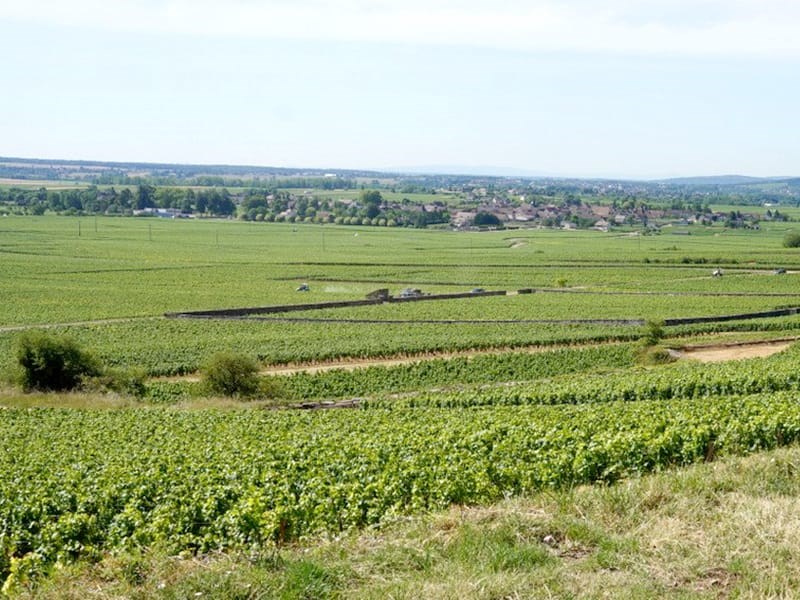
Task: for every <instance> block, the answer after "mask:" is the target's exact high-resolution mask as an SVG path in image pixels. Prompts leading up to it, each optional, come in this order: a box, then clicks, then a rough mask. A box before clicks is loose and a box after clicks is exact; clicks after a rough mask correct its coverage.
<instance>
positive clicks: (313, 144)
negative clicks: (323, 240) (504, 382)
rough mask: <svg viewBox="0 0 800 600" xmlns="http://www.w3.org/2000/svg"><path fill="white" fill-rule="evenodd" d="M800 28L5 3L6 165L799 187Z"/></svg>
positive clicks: (387, 4)
mask: <svg viewBox="0 0 800 600" xmlns="http://www.w3.org/2000/svg"><path fill="white" fill-rule="evenodd" d="M498 5H499V6H498ZM797 31H800V3H796V2H794V1H787V0H761V1H758V2H756V1H752V0H728V1H726V2H721V1H717V0H694V1H689V0H671V1H666V0H663V1H662V0H649V1H632V0H608V1H598V2H590V1H589V0H562V1H558V2H557V1H555V0H531V1H527V2H522V1H518V0H510V1H507V2H503V3H498V2H494V3H489V2H485V1H479V0H464V1H460V2H448V1H446V0H428V1H426V2H422V1H421V0H406V1H404V2H397V1H394V0H392V1H389V0H373V1H370V2H366V1H359V0H342V1H339V2H329V1H326V0H295V1H289V0H273V1H257V0H232V1H228V2H208V1H206V0H199V1H197V0H196V1H194V2H190V1H188V0H169V1H159V0H131V1H125V2H120V1H113V0H105V1H100V0H75V1H72V2H68V3H67V2H63V1H62V2H57V1H55V0H26V1H24V2H23V1H17V0H5V1H4V2H2V3H0V52H2V55H3V56H4V57H5V60H4V68H3V73H4V78H3V81H4V84H5V85H4V91H3V94H2V96H0V98H1V99H0V108H1V109H2V110H0V155H5V156H24V157H47V158H73V159H92V160H119V161H152V162H183V163H195V162H198V163H225V164H257V165H274V166H291V167H306V166H307V167H320V168H325V167H329V168H374V169H386V168H396V169H402V168H415V167H436V168H445V169H446V170H454V169H455V170H458V169H459V168H471V169H473V170H484V169H486V168H489V167H491V168H503V169H513V170H517V171H522V172H526V173H530V174H541V175H558V176H562V175H563V176H586V177H595V176H613V177H634V178H651V177H667V176H681V175H710V174H724V173H741V174H748V175H800V166H799V165H800V143H798V140H800V125H798V123H800V120H798V118H797V110H798V106H800V77H798V76H797V73H798V72H800V69H798V67H800V36H798V35H797Z"/></svg>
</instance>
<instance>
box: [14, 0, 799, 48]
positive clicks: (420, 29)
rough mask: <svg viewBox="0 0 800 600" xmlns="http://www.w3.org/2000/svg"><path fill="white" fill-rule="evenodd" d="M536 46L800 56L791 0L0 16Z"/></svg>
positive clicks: (568, 0) (147, 8)
mask: <svg viewBox="0 0 800 600" xmlns="http://www.w3.org/2000/svg"><path fill="white" fill-rule="evenodd" d="M13 21H25V22H32V23H41V24H50V25H56V26H68V27H88V28H93V29H102V30H111V31H131V32H140V33H145V32H147V33H164V34H188V35H201V36H221V37H230V36H237V37H249V38H277V39H300V40H321V41H354V42H393V43H404V42H406V43H412V44H447V45H455V46H479V47H494V48H509V49H519V50H527V51H544V52H563V51H566V52H608V53H622V54H665V55H686V56H697V55H701V56H708V55H711V56H714V55H719V56H751V55H755V56H770V57H784V56H788V57H798V56H800V36H798V35H797V31H798V30H800V3H797V2H795V1H794V0H726V1H721V0H638V1H637V0H606V1H604V2H596V1H591V0H564V1H560V2H559V1H557V0H531V1H527V2H526V1H522V0H507V1H505V2H502V3H500V2H496V1H495V2H488V1H486V0H462V1H458V2H456V1H450V0H426V1H423V0H369V1H368V0H339V1H330V0H296V1H291V0H229V1H227V2H220V1H212V0H128V1H124V0H75V1H73V2H63V0H18V1H17V2H13V1H7V2H4V3H2V4H0V25H2V23H3V22H6V23H9V22H13Z"/></svg>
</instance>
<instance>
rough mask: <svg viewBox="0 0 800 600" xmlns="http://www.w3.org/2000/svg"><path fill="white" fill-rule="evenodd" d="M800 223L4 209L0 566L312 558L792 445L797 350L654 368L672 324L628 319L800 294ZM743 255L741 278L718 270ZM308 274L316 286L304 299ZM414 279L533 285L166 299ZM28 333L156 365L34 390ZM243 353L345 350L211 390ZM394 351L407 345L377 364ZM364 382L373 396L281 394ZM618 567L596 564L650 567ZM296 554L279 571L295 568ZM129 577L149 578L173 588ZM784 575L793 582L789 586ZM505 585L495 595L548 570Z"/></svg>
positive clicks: (760, 330) (22, 575) (738, 264)
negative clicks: (450, 223) (416, 525)
mask: <svg viewBox="0 0 800 600" xmlns="http://www.w3.org/2000/svg"><path fill="white" fill-rule="evenodd" d="M778 225H779V224H770V226H767V227H764V228H762V229H761V230H757V231H756V230H734V231H731V230H726V229H724V228H722V227H714V228H708V229H702V228H699V227H697V228H696V229H692V235H689V236H674V235H670V234H669V233H666V232H665V233H662V234H660V235H638V234H637V233H636V232H632V234H604V233H600V232H594V231H582V232H564V231H553V230H525V231H515V232H509V231H495V232H482V233H478V232H452V231H444V230H438V231H436V230H417V229H401V228H393V229H389V228H369V227H353V228H349V227H343V226H337V227H333V226H320V225H299V224H296V225H292V224H271V223H245V222H241V221H233V220H230V221H223V220H161V219H155V218H150V219H135V218H109V217H100V218H97V219H95V218H89V217H84V218H69V217H50V216H46V217H4V218H1V219H0V297H2V299H3V302H2V303H0V370H1V371H2V372H3V373H4V375H5V377H4V379H5V380H6V381H8V383H7V384H6V385H5V387H4V389H3V390H2V392H1V393H0V414H2V416H3V419H1V420H0V440H2V442H0V581H6V591H7V592H9V593H10V594H21V595H23V596H24V595H25V594H34V595H35V594H36V593H37V592H36V590H37V589H38V588H37V586H38V585H40V583H42V582H45V581H48V580H50V581H58V580H59V579H58V578H59V577H64V576H65V575H64V573H68V569H70V568H77V569H79V570H80V569H84V568H92V565H96V564H102V563H104V561H107V560H109V559H110V557H115V556H132V555H135V554H136V553H137V552H143V553H145V554H147V555H149V554H148V553H151V552H155V553H157V555H158V553H166V554H168V555H171V556H172V555H177V554H180V555H181V556H184V557H189V556H193V557H197V560H206V559H205V558H204V557H210V556H217V557H219V556H228V557H230V560H231V561H233V564H234V565H235V567H234V568H240V567H242V565H243V564H244V563H246V562H247V560H249V559H242V558H241V556H265V555H270V556H278V557H280V556H281V555H282V553H283V555H284V556H288V555H291V556H294V554H292V553H295V552H303V551H311V552H312V553H313V552H317V550H316V548H317V545H318V544H317V542H318V541H319V540H320V539H330V538H331V537H334V538H336V540H337V542H336V543H338V540H339V539H340V538H341V537H342V536H349V535H352V532H353V531H354V530H355V531H362V532H363V531H365V528H366V531H379V529H380V528H383V527H387V526H390V524H391V523H393V522H397V521H398V520H401V519H404V518H406V517H407V516H408V515H421V514H422V515H424V514H429V513H431V512H432V511H433V512H434V513H435V512H436V511H442V510H448V509H449V508H450V507H452V506H462V507H464V506H479V507H489V508H486V510H492V508H491V506H493V505H494V503H496V502H498V501H505V502H508V501H509V499H520V498H522V499H524V498H530V497H533V496H536V495H537V494H542V493H551V494H565V496H563V498H565V499H564V500H559V502H572V500H570V498H571V496H570V494H572V492H571V490H574V489H575V487H576V486H580V485H584V484H590V485H599V486H601V488H602V489H605V487H604V486H610V487H609V488H608V489H610V490H613V489H616V488H615V485H618V482H620V481H630V480H637V478H639V477H641V476H643V475H645V474H647V473H651V472H660V471H665V470H672V469H676V468H678V467H683V466H685V465H688V464H690V463H695V462H711V461H715V460H716V459H717V457H721V456H725V455H745V454H751V453H755V452H760V451H762V450H765V449H773V448H776V447H779V446H784V445H790V444H794V443H795V442H796V441H797V439H798V436H800V403H798V393H800V378H798V376H797V375H796V364H797V357H798V355H800V354H799V353H800V351H799V350H798V348H797V347H794V346H793V347H790V348H788V349H786V350H783V351H782V352H780V353H778V354H776V355H774V356H770V357H768V358H749V359H747V360H738V361H731V362H727V363H723V364H701V363H697V362H694V361H690V360H687V359H681V360H679V361H678V362H677V363H675V364H663V365H655V366H647V365H643V364H640V363H641V360H642V359H641V345H640V343H639V341H638V340H639V338H641V337H642V336H643V335H644V333H645V331H646V330H645V329H644V328H643V327H642V326H640V325H632V324H630V323H626V322H625V321H628V320H650V321H658V320H663V319H666V318H676V317H703V316H719V315H734V314H740V313H747V312H761V311H768V310H774V309H780V308H786V307H797V306H800V285H798V281H799V280H798V277H800V253H798V251H797V250H793V249H787V248H784V247H783V245H782V239H783V235H784V234H785V231H786V227H785V224H781V225H784V226H783V227H780V226H778ZM717 267H720V268H722V270H723V276H722V277H713V276H712V271H713V270H714V269H716V268H717ZM778 267H781V268H784V269H786V271H787V272H786V273H784V274H780V275H778V274H775V272H774V271H775V269H776V268H778ZM300 283H308V284H309V287H310V291H309V292H298V291H295V290H296V288H297V287H298V285H300ZM408 287H414V288H420V289H422V290H423V291H424V292H426V293H449V292H468V291H470V290H471V289H473V288H478V287H479V288H484V289H486V290H507V291H517V290H520V289H523V288H530V289H532V290H533V292H532V293H528V294H519V295H508V296H493V297H480V296H473V297H468V298H462V299H452V300H426V301H419V302H408V303H387V304H380V305H369V306H360V307H348V308H335V309H333V308H329V309H324V310H303V311H296V312H288V313H280V314H270V315H255V316H251V317H250V318H245V319H227V320H226V319H171V318H166V317H164V313H167V312H176V311H191V310H204V309H221V308H233V307H264V306H271V305H279V304H303V303H311V302H328V301H343V300H359V299H363V298H364V296H365V295H366V294H367V293H368V292H370V291H372V290H375V289H377V288H389V289H390V291H391V292H392V293H393V294H397V293H399V292H400V290H402V289H404V288H408ZM30 331H44V332H47V333H49V334H52V335H56V336H60V335H67V336H69V337H70V338H72V339H74V340H75V341H76V342H77V343H78V344H79V345H80V346H81V347H82V348H85V349H87V350H89V351H90V352H92V353H93V354H94V355H96V356H97V358H98V359H99V360H100V362H101V363H102V364H103V365H105V366H107V367H112V368H115V369H119V370H121V371H137V372H139V373H140V376H141V377H142V378H143V387H142V390H143V391H140V392H137V394H136V395H125V394H122V395H120V394H119V393H109V392H103V391H102V390H101V391H98V389H99V388H98V387H97V385H95V387H91V386H89V387H87V389H84V390H82V391H80V390H79V391H77V392H75V393H71V394H57V393H49V394H42V393H23V392H22V391H21V390H20V389H19V388H18V387H15V386H14V384H13V383H12V380H13V377H14V374H15V370H16V368H17V366H16V353H15V352H16V347H17V345H18V343H19V340H20V338H21V337H22V336H24V335H26V333H28V332H30ZM799 331H800V317H798V316H797V315H793V316H784V317H779V318H762V319H751V320H734V321H725V322H716V323H700V324H690V325H681V326H675V327H667V328H665V330H664V331H663V334H664V336H665V337H664V339H663V340H661V343H662V344H664V345H666V346H668V347H670V348H673V349H676V350H681V349H682V347H683V346H685V345H687V344H697V343H702V342H705V343H719V342H721V341H729V342H737V341H742V340H745V341H749V342H753V341H764V340H770V339H774V338H787V339H789V338H795V337H796V336H797V335H799V333H798V332H799ZM787 343H788V342H787ZM222 350H224V351H229V352H233V353H236V354H241V355H246V356H248V357H250V358H253V359H256V360H257V361H258V362H259V364H260V366H261V367H262V368H264V369H269V368H273V369H274V368H275V366H276V365H287V364H289V365H291V364H295V363H304V364H308V365H316V366H320V365H322V366H326V362H328V361H332V360H337V361H339V362H337V363H335V364H333V365H327V366H334V367H337V368H334V369H332V370H323V371H320V372H311V371H305V370H300V371H297V372H286V373H277V372H274V373H273V372H272V371H269V373H270V374H269V375H264V374H262V381H266V382H269V383H270V387H269V389H270V390H271V392H270V393H269V395H267V394H266V393H265V392H263V391H262V395H261V396H259V395H256V396H255V397H253V398H250V402H245V401H242V400H234V399H219V398H217V399H209V398H207V397H205V396H206V395H207V394H206V392H205V391H204V388H203V385H202V384H201V383H200V382H198V381H195V380H194V379H193V378H192V377H187V376H191V375H192V374H196V372H197V371H198V370H199V369H200V368H201V366H202V365H203V364H204V363H205V362H206V361H208V359H209V358H211V357H212V356H213V355H215V354H216V353H218V352H219V351H222ZM489 350H491V351H492V352H491V353H490V352H488V351H489ZM450 353H454V354H457V355H455V356H450V355H449V354H450ZM458 353H469V354H458ZM379 357H383V358H388V359H392V360H393V361H395V362H385V363H381V364H369V365H361V367H360V368H359V365H360V362H359V361H362V360H366V359H372V360H375V359H377V358H379ZM408 361H413V362H408ZM352 369H355V370H352ZM162 376H172V378H171V379H158V378H159V377H162ZM263 389H267V388H262V390H263ZM353 398H359V399H360V406H359V408H358V409H355V410H328V411H307V412H302V411H297V410H285V409H284V410H265V409H267V408H275V407H284V408H285V406H286V405H287V404H288V405H292V404H295V403H297V402H303V401H314V402H318V401H320V400H339V401H342V400H348V401H349V400H352V399H353ZM262 409H264V410H262ZM21 456H24V457H25V460H20V457H21ZM609 493H613V492H609ZM553 497H554V498H556V497H557V498H562V496H553ZM519 501H521V502H522V501H524V500H519ZM564 510H566V509H564ZM372 528H374V529H372ZM539 537H540V538H542V537H543V536H539ZM560 541H561V542H563V541H564V538H563V536H562V539H561V540H560ZM654 543H657V541H656V542H654ZM531 544H533V546H531V547H528V548H527V550H526V552H534V551H535V553H537V554H536V556H538V557H540V558H541V560H543V561H545V563H547V564H550V563H548V562H547V561H548V560H549V559H548V558H547V557H548V556H551V554H552V552H551V551H550V550H549V549H548V546H547V543H543V542H541V540H539V541H536V540H534V541H533V542H531ZM600 545H601V544H599V543H598V544H595V545H594V546H592V549H590V550H587V552H597V553H600V552H601V550H602V549H601V548H599V546H600ZM595 546H597V547H595ZM304 547H305V548H306V550H302V548H304ZM298 548H300V550H298ZM475 552H477V553H478V554H479V555H480V551H478V550H475ZM492 552H493V551H492ZM217 553H221V554H217ZM287 553H288V554H287ZM622 554H624V553H620V555H622ZM630 554H635V552H634V551H633V550H631V551H630V552H628V553H627V554H626V556H629V555H630ZM526 556H527V554H526ZM598 556H599V554H598ZM615 556H616V555H615ZM236 557H238V558H236ZM551 558H554V555H553V557H551ZM208 560H211V559H210V558H209V559H208ZM292 560H293V559H292ZM342 560H343V559H342ZM482 560H483V559H482ZM485 560H487V561H489V562H491V561H493V560H499V559H497V556H496V555H495V554H491V552H490V555H489V556H487V557H485ZM536 560H537V561H538V560H539V559H538V558H537V559H536ZM631 560H635V559H631ZM520 561H521V562H520V563H519V564H521V565H528V566H530V564H529V563H528V562H527V559H524V558H520ZM545 563H543V564H545ZM492 564H494V563H492ZM503 564H506V563H503ZM514 564H516V563H514ZM537 564H538V563H537ZM76 565H77V566H76ZM592 565H594V566H588V567H586V568H587V569H589V570H590V571H591V569H595V571H593V573H594V574H595V575H597V576H598V577H599V574H600V573H605V572H606V570H607V569H609V568H614V569H621V570H625V569H627V568H628V567H629V565H627V564H622V563H615V562H614V561H611V563H608V562H607V563H603V561H602V560H601V559H600V558H598V559H597V562H596V564H595V563H592ZM723 567H724V568H725V569H726V570H735V569H734V566H732V565H731V564H730V563H729V562H725V563H724V564H721V565H720V566H719V568H720V569H722V568H723ZM420 568H422V567H420ZM738 568H739V569H740V571H741V570H743V571H741V572H743V573H744V574H740V575H739V576H738V578H737V579H736V582H737V583H736V585H739V586H740V587H739V588H731V589H734V590H736V591H738V592H740V593H741V594H743V595H745V596H746V595H747V594H748V593H753V594H755V595H758V594H757V593H756V592H754V591H753V590H760V591H762V592H763V588H757V587H752V586H751V585H750V583H752V579H753V577H750V575H752V574H753V573H756V572H757V569H758V567H757V561H756V562H753V563H752V564H749V563H748V565H746V566H742V565H739V567H738ZM508 569H511V570H512V571H513V568H512V567H508ZM748 569H749V570H748ZM506 570H507V567H505V566H504V567H501V568H500V571H502V572H504V573H505V572H506ZM275 572H277V573H282V572H283V571H281V569H277V570H276V571H275ZM287 572H288V571H287ZM737 572H738V571H737ZM271 573H272V574H271V575H269V578H271V579H269V581H270V582H271V583H269V585H274V584H275V581H274V578H275V577H282V575H275V574H274V573H273V572H271ZM748 574H750V575H748ZM286 576H287V577H289V575H286ZM114 577H118V575H114ZM131 581H132V582H129V585H130V586H132V589H134V591H135V590H136V589H137V586H140V585H141V586H143V587H142V588H141V589H140V590H139V591H138V592H136V593H138V594H140V595H141V596H142V597H145V596H147V595H148V594H151V593H156V592H154V591H153V590H158V589H162V588H157V587H153V586H155V584H153V582H149V583H148V582H146V581H144V579H142V581H139V582H138V583H137V581H138V580H137V579H136V577H133V578H132V580H131ZM284 583H285V584H286V586H288V587H287V588H286V589H289V588H290V587H291V586H290V585H289V583H288V580H286V581H285V582H284ZM251 584H252V582H251ZM126 585H127V584H126ZM256 585H258V584H256ZM263 585H264V586H267V584H266V583H264V584H263ZM281 585H282V584H281ZM348 585H349V584H348ZM520 585H521V584H520ZM776 585H778V587H777V588H775V590H777V593H778V595H780V593H788V591H787V590H789V591H790V590H791V588H790V587H787V586H789V585H790V584H789V583H787V582H786V581H784V582H783V583H782V584H781V583H778V584H776ZM781 585H783V586H784V587H780V586H781ZM148 586H150V587H148ZM748 586H749V587H748ZM279 587H280V586H279ZM678 587H680V586H678ZM190 588H191V586H190ZM300 588H302V586H300ZM300 588H298V590H295V592H292V593H289V592H287V593H286V594H284V595H283V596H282V597H298V598H300V597H347V595H348V593H346V592H343V591H342V589H341V586H340V587H337V586H336V585H333V584H331V586H330V590H332V591H330V593H328V592H324V590H323V591H320V590H317V591H316V592H314V591H313V590H312V591H309V589H306V588H303V589H300ZM163 589H164V590H165V591H164V592H163V593H164V594H165V595H166V597H170V596H169V594H170V593H172V594H173V596H175V597H184V596H185V595H187V593H188V592H187V590H186V589H184V588H180V590H178V588H176V591H174V592H171V591H170V587H169V586H168V585H167V586H166V587H165V588H163ZM192 589H194V588H192ZM202 589H205V588H202ZM264 589H267V587H264ZM269 589H273V588H269ZM325 589H328V588H325ZM503 589H504V592H503V594H501V595H499V596H492V595H491V594H489V593H487V594H486V595H480V594H475V595H473V596H472V597H514V593H517V592H519V590H521V589H528V588H524V587H517V588H515V587H514V583H513V582H509V583H508V585H507V586H506V587H504V588H503ZM681 589H682V588H681ZM337 590H338V591H337ZM665 590H666V588H663V587H659V588H658V589H656V590H655V592H656V593H657V594H665V593H666V591H665ZM775 590H773V592H774V591H775ZM349 591H350V592H353V591H354V590H353V589H350V590H349ZM651 591H652V590H651ZM127 593H133V592H131V591H130V590H129V591H128V592H126V594H127ZM157 593H158V594H160V593H161V592H157ZM192 593H194V592H192ZM253 593H255V594H256V596H248V595H246V594H245V595H244V596H241V595H238V596H237V594H234V593H233V592H230V593H229V592H225V593H224V594H222V597H258V592H257V589H256V590H254V591H253ZM265 593H266V592H265ZM598 593H599V592H598ZM376 594H377V592H376ZM123 595H124V594H123ZM134 595H135V594H134ZM352 595H354V596H357V595H358V594H355V593H353V594H352ZM378 595H380V594H378ZM412 595H413V594H412V593H411V592H409V595H407V596H405V595H403V594H400V595H399V596H398V597H411V596H412ZM266 597H269V596H266ZM376 597H377V596H376ZM441 597H447V596H446V595H442V596H441ZM641 597H644V596H641ZM700 597H702V596H700Z"/></svg>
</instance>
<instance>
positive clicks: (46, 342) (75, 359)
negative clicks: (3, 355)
mask: <svg viewBox="0 0 800 600" xmlns="http://www.w3.org/2000/svg"><path fill="white" fill-rule="evenodd" d="M17 362H18V363H19V366H20V367H21V368H22V374H21V383H22V387H23V388H25V389H26V390H33V389H36V390H46V391H64V390H72V389H75V388H76V387H78V386H79V385H81V382H82V381H83V380H84V378H86V377H95V376H97V375H100V373H101V369H100V363H99V362H98V361H97V359H96V358H95V357H94V356H92V355H91V354H89V353H87V352H84V351H83V350H81V349H80V348H79V347H78V345H77V344H76V343H75V342H73V341H72V340H70V339H68V338H57V337H53V336H51V335H47V334H45V333H41V332H34V333H27V334H25V335H23V336H22V337H21V338H20V340H19V343H18V346H17Z"/></svg>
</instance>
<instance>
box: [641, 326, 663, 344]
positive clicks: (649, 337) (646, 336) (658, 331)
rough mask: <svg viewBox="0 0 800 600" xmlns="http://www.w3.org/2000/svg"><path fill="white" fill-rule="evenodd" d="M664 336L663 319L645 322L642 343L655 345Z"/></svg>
mask: <svg viewBox="0 0 800 600" xmlns="http://www.w3.org/2000/svg"><path fill="white" fill-rule="evenodd" d="M663 337H664V322H663V321H647V322H646V323H645V324H644V332H643V335H642V340H641V341H642V344H643V345H644V346H655V345H657V344H658V343H659V342H660V341H661V339H662V338H663Z"/></svg>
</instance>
